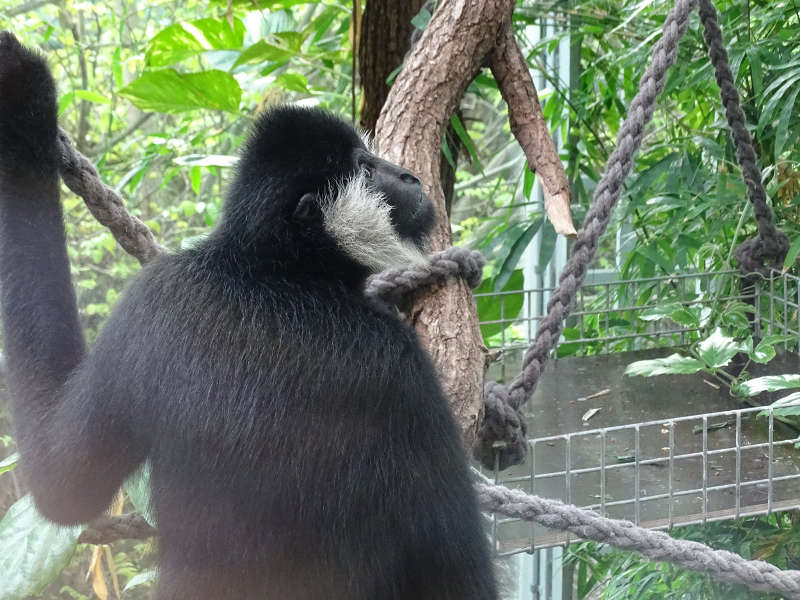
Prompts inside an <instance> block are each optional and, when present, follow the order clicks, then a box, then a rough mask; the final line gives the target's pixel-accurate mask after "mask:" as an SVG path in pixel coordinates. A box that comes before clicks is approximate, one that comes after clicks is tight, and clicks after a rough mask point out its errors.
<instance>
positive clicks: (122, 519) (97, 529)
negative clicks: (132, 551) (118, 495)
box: [78, 513, 158, 544]
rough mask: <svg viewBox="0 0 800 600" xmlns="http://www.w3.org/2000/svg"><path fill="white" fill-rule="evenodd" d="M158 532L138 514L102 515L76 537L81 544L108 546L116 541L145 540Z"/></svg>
mask: <svg viewBox="0 0 800 600" xmlns="http://www.w3.org/2000/svg"><path fill="white" fill-rule="evenodd" d="M157 535H158V531H157V530H156V529H155V528H154V527H153V526H152V525H150V523H148V522H147V520H146V519H145V518H144V517H143V516H142V515H140V514H139V513H129V514H127V515H118V516H112V515H103V516H102V517H99V518H97V519H95V520H94V521H92V522H91V523H89V524H88V525H87V526H86V529H84V530H83V532H81V534H80V536H78V542H79V543H81V544H110V543H111V542H115V541H117V540H122V539H128V540H145V539H147V538H151V537H155V536H157Z"/></svg>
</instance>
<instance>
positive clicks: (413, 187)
mask: <svg viewBox="0 0 800 600" xmlns="http://www.w3.org/2000/svg"><path fill="white" fill-rule="evenodd" d="M356 161H357V164H358V168H359V169H360V170H361V172H362V173H364V174H365V175H366V176H367V178H368V179H369V180H370V181H371V183H372V184H373V185H374V186H375V187H376V188H377V189H379V190H380V191H382V192H384V193H385V194H387V195H388V196H390V197H397V196H401V197H407V198H414V197H416V196H418V195H419V194H420V193H421V191H422V184H421V183H420V180H419V179H418V178H417V176H416V175H414V174H413V173H412V172H411V171H408V170H407V169H404V168H402V167H399V166H397V165H395V164H393V163H390V162H389V161H388V160H383V159H382V158H378V157H377V156H374V155H373V154H370V153H369V152H367V151H365V150H358V151H357V155H356Z"/></svg>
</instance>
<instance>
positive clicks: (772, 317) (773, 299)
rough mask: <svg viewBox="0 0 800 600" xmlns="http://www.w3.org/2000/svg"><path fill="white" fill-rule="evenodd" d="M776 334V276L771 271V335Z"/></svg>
mask: <svg viewBox="0 0 800 600" xmlns="http://www.w3.org/2000/svg"><path fill="white" fill-rule="evenodd" d="M774 334H775V276H774V275H773V273H772V271H770V272H769V335H774Z"/></svg>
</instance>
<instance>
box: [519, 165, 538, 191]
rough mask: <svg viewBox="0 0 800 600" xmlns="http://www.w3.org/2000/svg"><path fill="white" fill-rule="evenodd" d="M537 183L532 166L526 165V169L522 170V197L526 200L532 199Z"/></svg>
mask: <svg viewBox="0 0 800 600" xmlns="http://www.w3.org/2000/svg"><path fill="white" fill-rule="evenodd" d="M535 182H536V174H535V173H534V172H533V171H531V168H530V166H528V163H527V162H526V163H525V167H524V168H523V170H522V195H523V196H525V197H526V198H530V197H531V192H532V191H533V184H534V183H535Z"/></svg>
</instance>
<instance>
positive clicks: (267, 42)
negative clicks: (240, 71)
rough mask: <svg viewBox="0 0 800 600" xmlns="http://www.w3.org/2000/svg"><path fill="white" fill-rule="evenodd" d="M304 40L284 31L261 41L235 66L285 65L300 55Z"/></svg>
mask: <svg viewBox="0 0 800 600" xmlns="http://www.w3.org/2000/svg"><path fill="white" fill-rule="evenodd" d="M301 46H302V38H301V37H299V36H298V35H297V34H296V33H295V32H292V31H284V32H281V33H276V34H273V35H270V36H268V37H267V38H266V39H263V40H259V41H257V42H256V43H255V44H253V45H252V46H250V47H249V48H247V50H245V51H244V52H242V54H241V56H239V58H238V59H236V63H234V66H237V67H238V66H239V65H243V64H245V63H250V62H276V63H285V62H286V61H288V60H289V59H290V58H292V57H293V56H296V55H297V54H299V53H300V49H301Z"/></svg>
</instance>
